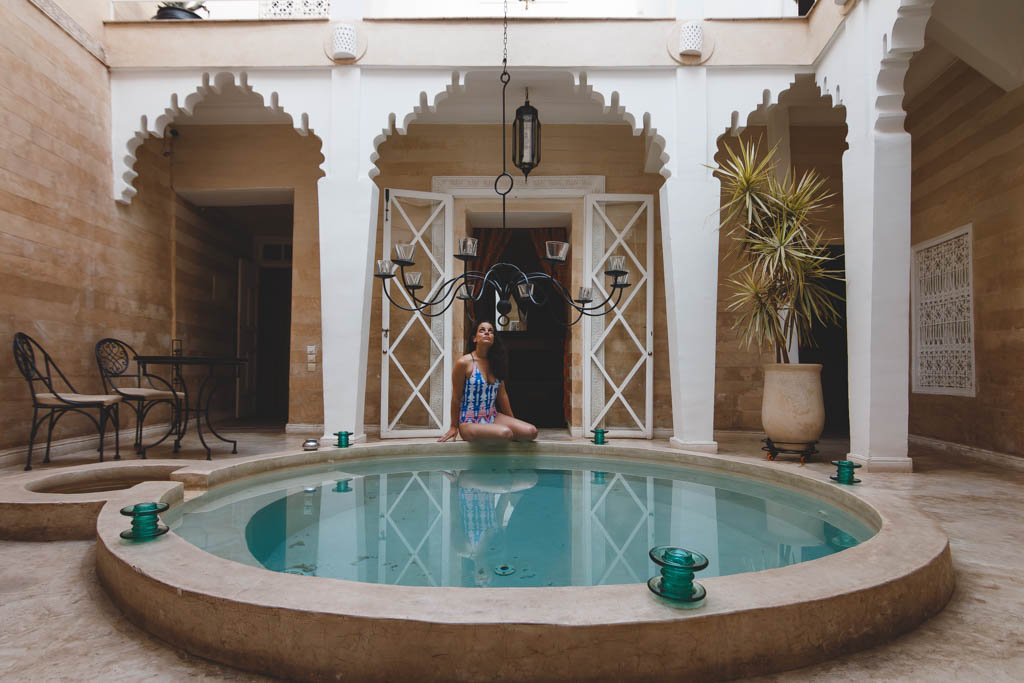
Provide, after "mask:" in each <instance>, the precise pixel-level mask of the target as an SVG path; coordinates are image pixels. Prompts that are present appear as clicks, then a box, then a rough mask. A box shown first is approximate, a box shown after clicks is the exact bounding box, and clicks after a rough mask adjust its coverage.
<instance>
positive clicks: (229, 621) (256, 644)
mask: <svg viewBox="0 0 1024 683" xmlns="http://www.w3.org/2000/svg"><path fill="white" fill-rule="evenodd" d="M441 454H443V455H444V457H443V458H440V459H439V458H438V456H439V455H441ZM413 456H415V457H413ZM828 475H829V471H828V470H827V469H825V468H824V467H822V466H817V465H809V466H808V467H806V468H799V467H782V466H779V464H778V463H773V464H771V465H768V466H766V465H764V464H762V463H760V462H757V461H754V460H753V459H750V458H741V457H728V456H726V457H717V456H707V455H704V454H697V453H688V452H682V451H678V450H674V449H670V448H658V447H652V446H649V445H647V446H642V447H624V446H618V445H610V446H594V445H587V444H579V443H537V444H531V445H528V446H526V447H525V448H524V449H523V451H521V452H520V453H519V454H518V455H515V456H509V455H507V454H493V453H492V454H487V453H483V454H481V453H478V452H475V451H473V450H471V448H470V447H469V446H468V445H467V444H457V445H451V444H444V445H439V444H433V443H417V444H409V443H405V444H392V443H383V444H372V445H365V444H360V445H357V446H354V447H352V448H349V449H345V450H338V449H326V450H322V451H319V452H312V453H303V452H294V453H281V454H275V455H273V456H264V457H254V458H243V459H238V460H234V461H225V462H222V463H217V462H213V463H204V464H202V465H192V466H190V467H189V468H187V469H184V470H180V471H177V472H175V473H174V474H173V478H174V479H175V480H176V481H175V482H149V483H145V484H140V485H139V486H137V487H135V488H134V489H132V490H131V491H126V492H111V498H110V499H109V501H108V502H107V503H106V505H105V506H104V507H103V509H102V510H101V511H100V513H99V516H98V517H97V520H96V535H97V553H96V562H97V575H98V577H99V579H100V581H101V582H102V584H103V586H104V588H105V589H106V591H107V593H108V594H109V595H110V596H111V598H112V599H113V600H114V602H115V603H116V604H117V605H118V606H119V607H120V608H121V609H122V611H123V612H124V613H125V615H126V616H127V617H128V618H129V619H131V620H132V621H134V622H135V623H137V624H139V625H140V626H141V627H143V628H145V629H146V630H147V631H149V632H151V633H152V634H154V635H156V636H157V637H159V638H161V639H163V640H165V641H167V642H170V643H173V644H175V645H177V646H179V647H182V648H184V649H185V650H187V651H189V652H191V653H192V654H195V655H198V656H201V657H205V658H208V659H213V660H217V661H220V662H223V663H226V664H230V665H232V666H236V667H239V668H242V669H246V670H250V671H257V672H260V673H265V674H270V675H274V676H279V677H282V678H287V679H289V680H325V679H331V678H337V677H340V676H351V677H353V678H355V679H357V680H381V681H385V680H409V679H416V680H464V681H475V680H481V679H487V680H510V681H511V680H562V679H572V680H608V679H615V680H636V681H647V680H652V679H656V680H661V679H688V680H689V679H696V680H717V679H731V678H737V677H741V676H750V675H754V674H763V673H769V672H774V671H782V670H786V669H792V668H797V667H801V666H806V665H808V664H812V663H814V662H818V661H822V660H824V659H828V658H830V657H835V656H838V655H840V654H849V653H850V652H853V651H855V650H858V649H861V648H865V647H869V646H871V645H874V644H877V643H880V642H884V641H886V640H888V639H890V638H892V637H894V636H895V635H897V634H899V633H902V632H905V631H907V630H909V629H911V628H913V627H915V626H917V625H918V624H920V623H921V622H922V621H924V620H925V619H927V618H928V617H930V616H931V615H933V614H935V613H936V612H938V611H939V610H940V609H942V607H943V606H944V605H945V604H946V602H947V601H948V599H949V596H950V595H951V593H952V590H953V573H952V563H951V560H950V554H949V545H948V541H947V539H946V538H945V536H944V535H943V534H942V533H941V532H940V531H939V530H938V528H937V526H936V525H935V524H934V522H932V521H931V520H930V519H928V518H927V517H925V516H924V515H922V514H921V513H920V512H918V511H917V510H915V509H914V508H913V506H912V505H910V504H908V503H907V502H906V501H904V500H903V499H902V498H901V497H900V496H899V495H898V494H894V493H893V492H892V491H891V490H886V489H885V488H884V487H883V488H873V487H872V484H871V481H868V480H867V478H865V479H866V480H865V482H864V483H863V484H859V485H858V486H857V487H855V488H852V489H851V488H850V487H840V486H837V485H835V484H833V483H832V482H830V481H829V479H828ZM878 476H886V475H878ZM888 476H907V475H888ZM872 479H873V477H872ZM555 484H557V486H555ZM186 489H187V494H186ZM203 490H205V491H206V492H205V493H202V491H203ZM403 492H404V493H403ZM186 497H187V498H188V500H187V502H186V500H185V498H186ZM144 500H153V501H162V502H167V503H170V504H171V506H172V507H171V510H170V511H169V514H167V515H165V517H164V519H165V521H166V522H168V524H169V525H170V526H171V527H172V529H173V530H172V532H171V533H168V534H166V535H164V536H162V537H160V538H159V539H157V540H153V541H149V542H145V543H134V542H127V541H123V540H122V539H121V538H120V532H121V531H122V530H123V529H124V528H126V526H127V522H126V521H125V518H124V517H123V516H121V515H120V508H121V507H124V506H126V505H130V504H133V503H137V502H140V501H144ZM414 503H415V504H414ZM314 520H315V521H317V523H316V524H314V523H313V521H314ZM186 538H189V539H191V541H190V540H186ZM658 543H672V544H677V543H678V544H680V545H683V546H685V547H690V548H691V549H693V550H696V551H698V552H700V553H702V554H704V555H707V556H708V557H709V558H711V559H712V560H713V565H712V566H711V567H709V568H708V570H707V571H706V572H702V574H700V575H698V577H697V578H698V581H700V583H702V584H703V585H704V587H705V588H706V589H707V599H706V602H705V603H704V605H703V606H702V607H700V608H699V609H692V610H681V609H678V608H676V607H674V606H673V605H671V604H669V603H667V602H666V601H664V600H661V599H660V598H657V597H656V596H654V595H652V594H651V592H650V591H649V590H648V588H647V586H646V584H645V580H646V579H647V578H648V577H649V576H651V575H653V574H654V573H655V570H654V568H653V567H652V566H651V565H650V564H648V562H647V558H646V556H645V557H643V558H642V559H638V558H637V553H643V554H646V552H647V550H648V549H649V548H650V547H651V546H653V545H656V544H658ZM200 546H202V548H205V550H204V549H201V548H200ZM313 546H316V548H314V547H313ZM321 548H322V549H323V550H324V551H323V552H322V551H321ZM744 548H747V549H752V550H751V552H748V553H744V552H742V551H743V549H744ZM229 558H230V559H229ZM267 567H271V568H273V569H276V570H278V571H268V570H267ZM321 574H330V575H333V576H334V577H344V578H331V577H328V576H322V575H321ZM548 583H551V584H552V585H550V586H549V585H548ZM558 583H561V584H562V585H557V584H558ZM401 584H407V585H401ZM411 584H416V585H411ZM435 584H436V585H435ZM445 584H447V585H445ZM595 584H596V585H595Z"/></svg>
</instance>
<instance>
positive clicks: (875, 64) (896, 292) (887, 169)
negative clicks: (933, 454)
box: [825, 0, 931, 472]
mask: <svg viewBox="0 0 1024 683" xmlns="http://www.w3.org/2000/svg"><path fill="white" fill-rule="evenodd" d="M930 4H931V3H930V1H927V0H925V1H923V2H917V1H911V2H907V1H906V0H901V1H900V2H899V3H896V2H890V3H886V4H882V5H879V6H878V7H876V8H874V9H875V10H876V11H875V12H874V13H871V12H868V11H867V8H865V7H858V8H856V9H857V10H859V11H854V12H852V13H851V14H850V15H849V16H848V17H847V19H846V31H845V35H844V36H843V41H842V44H841V45H840V46H838V47H840V48H842V51H843V53H844V54H842V55H839V54H837V55H836V57H837V58H838V57H840V56H841V57H842V58H843V59H842V61H843V62H844V63H845V64H846V65H848V68H847V69H846V70H845V72H844V70H843V69H839V68H836V69H835V74H836V77H835V78H833V82H835V83H836V84H837V85H838V84H839V82H840V81H841V84H842V99H843V101H844V104H845V105H846V111H847V126H848V134H847V142H848V143H849V146H850V147H849V150H847V152H846V153H845V154H844V155H843V222H844V231H845V243H846V244H845V246H846V280H847V282H846V297H847V306H846V311H847V343H848V347H849V380H850V453H849V456H848V457H849V459H850V460H853V461H856V462H859V463H861V464H862V465H864V467H865V469H867V470H871V471H888V472H910V471H911V470H912V469H913V463H912V462H911V460H910V458H909V457H908V456H907V426H908V417H909V372H910V256H911V251H910V171H911V163H910V162H911V156H910V155H911V149H910V135H909V134H907V133H906V132H905V131H904V128H903V116H904V113H903V109H902V97H903V88H902V86H903V76H904V74H905V73H906V67H907V64H908V63H909V61H910V57H911V55H912V54H913V51H914V50H915V49H919V48H920V44H921V41H923V35H924V25H925V23H926V22H927V18H928V10H929V8H930ZM896 10H898V14H897V11H896ZM904 15H906V16H904ZM897 17H898V18H897ZM894 18H895V19H896V24H897V27H898V28H900V29H901V30H900V31H899V32H897V31H895V30H893V33H892V36H893V37H892V40H891V42H890V39H889V34H888V32H889V30H891V29H892V26H893V23H894V22H893V20H894ZM901 21H902V22H904V23H903V24H902V25H901V24H900V22H901ZM911 28H912V29H913V30H910V29H911ZM897 37H898V38H899V39H898V40H897ZM880 48H885V51H884V52H883V53H882V61H881V69H879V61H878V60H879V53H880ZM825 66H827V65H825ZM854 68H857V69H859V70H862V71H861V73H862V76H860V77H856V76H855V75H854V73H853V72H852V70H853V69H854ZM876 74H877V76H876ZM865 76H866V77H865Z"/></svg>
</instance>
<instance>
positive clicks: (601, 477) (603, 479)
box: [593, 472, 608, 484]
mask: <svg viewBox="0 0 1024 683" xmlns="http://www.w3.org/2000/svg"><path fill="white" fill-rule="evenodd" d="M593 483H595V484H607V483H608V473H607V472H594V477H593Z"/></svg>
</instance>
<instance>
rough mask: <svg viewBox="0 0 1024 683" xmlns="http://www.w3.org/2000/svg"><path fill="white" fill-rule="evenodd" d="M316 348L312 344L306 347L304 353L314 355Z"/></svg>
mask: <svg viewBox="0 0 1024 683" xmlns="http://www.w3.org/2000/svg"><path fill="white" fill-rule="evenodd" d="M316 348H317V345H316V344H312V345H310V346H307V347H306V353H314V354H315V353H316Z"/></svg>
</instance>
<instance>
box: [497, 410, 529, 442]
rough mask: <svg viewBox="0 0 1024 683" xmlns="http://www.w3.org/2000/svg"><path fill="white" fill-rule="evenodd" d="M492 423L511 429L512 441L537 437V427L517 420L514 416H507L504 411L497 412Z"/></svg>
mask: <svg viewBox="0 0 1024 683" xmlns="http://www.w3.org/2000/svg"><path fill="white" fill-rule="evenodd" d="M494 424H496V425H504V426H505V427H508V428H509V429H511V430H512V440H513V441H533V440H534V439H536V438H537V428H536V427H534V426H533V425H532V424H530V423H529V422H523V421H522V420H517V419H516V418H514V417H509V416H508V415H505V414H504V413H498V415H497V417H495V418H494Z"/></svg>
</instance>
